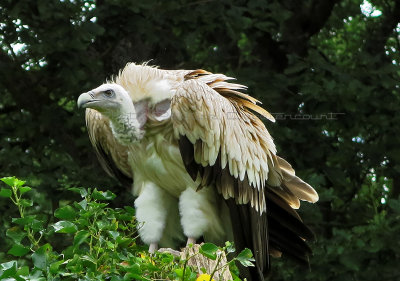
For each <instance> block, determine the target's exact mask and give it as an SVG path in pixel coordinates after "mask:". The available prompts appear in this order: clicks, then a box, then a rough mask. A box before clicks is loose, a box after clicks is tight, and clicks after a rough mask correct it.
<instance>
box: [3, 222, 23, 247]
mask: <svg viewBox="0 0 400 281" xmlns="http://www.w3.org/2000/svg"><path fill="white" fill-rule="evenodd" d="M6 235H7V237H10V238H11V239H12V240H13V242H14V243H17V244H18V243H21V241H22V239H24V237H25V236H26V232H24V231H22V230H21V229H20V228H19V227H18V226H14V227H11V228H9V229H8V230H7V232H6Z"/></svg>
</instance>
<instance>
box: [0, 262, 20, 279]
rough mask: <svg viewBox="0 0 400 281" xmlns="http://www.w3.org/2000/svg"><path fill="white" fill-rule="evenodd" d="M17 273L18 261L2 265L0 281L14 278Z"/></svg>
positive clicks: (0, 266)
mask: <svg viewBox="0 0 400 281" xmlns="http://www.w3.org/2000/svg"><path fill="white" fill-rule="evenodd" d="M16 273H17V261H10V262H6V263H2V264H0V280H4V279H6V278H8V277H14V276H15V274H16Z"/></svg>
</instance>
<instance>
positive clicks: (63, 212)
mask: <svg viewBox="0 0 400 281" xmlns="http://www.w3.org/2000/svg"><path fill="white" fill-rule="evenodd" d="M76 214H77V212H76V211H75V209H74V208H72V207H71V206H69V205H67V206H64V207H61V208H58V209H57V210H55V212H54V216H55V217H56V218H59V219H63V220H71V219H74V218H75V217H76Z"/></svg>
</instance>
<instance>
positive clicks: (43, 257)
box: [32, 244, 53, 270]
mask: <svg viewBox="0 0 400 281" xmlns="http://www.w3.org/2000/svg"><path fill="white" fill-rule="evenodd" d="M52 249H53V248H52V247H51V245H50V244H45V245H43V246H42V247H40V248H39V249H37V250H36V251H35V252H34V253H33V254H32V261H33V265H34V266H35V267H37V268H39V269H42V270H45V269H46V267H47V265H48V260H49V254H50V253H51V251H52Z"/></svg>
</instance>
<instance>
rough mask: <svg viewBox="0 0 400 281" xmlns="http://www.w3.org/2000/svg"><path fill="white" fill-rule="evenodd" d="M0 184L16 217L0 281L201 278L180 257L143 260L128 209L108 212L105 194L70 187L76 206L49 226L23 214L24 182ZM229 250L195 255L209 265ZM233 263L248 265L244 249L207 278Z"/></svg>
mask: <svg viewBox="0 0 400 281" xmlns="http://www.w3.org/2000/svg"><path fill="white" fill-rule="evenodd" d="M1 180H2V181H3V182H4V183H6V184H7V185H8V186H9V188H4V190H10V191H11V194H10V195H9V193H7V194H6V196H3V197H6V198H9V199H10V200H11V201H12V202H13V203H14V205H15V206H16V207H17V208H18V210H19V211H20V217H19V218H13V219H12V222H13V225H14V226H13V227H11V228H10V229H9V230H8V231H7V237H8V240H9V242H11V243H10V244H11V245H12V246H11V248H10V249H9V250H8V252H7V254H8V255H9V256H12V257H13V259H11V260H10V261H8V262H3V263H0V280H18V281H19V280H115V281H117V280H152V279H169V280H182V281H184V280H187V281H195V280H196V279H197V276H198V275H200V274H201V273H197V272H196V271H195V270H194V269H193V268H191V267H190V266H188V261H189V260H190V259H191V258H193V256H194V255H192V256H190V257H187V258H180V257H175V256H173V255H171V254H169V253H160V252H157V253H155V254H154V255H152V256H149V254H148V249H147V248H146V247H143V246H140V245H138V244H136V238H137V236H136V221H135V217H134V213H135V211H134V209H133V208H131V207H124V208H123V209H119V208H117V209H112V208H109V207H108V203H105V202H104V201H108V200H113V199H114V198H115V195H114V194H113V193H112V192H110V191H107V192H103V191H98V190H97V189H94V190H91V189H84V188H71V189H70V190H71V191H73V192H76V193H78V194H79V195H80V196H81V201H79V202H73V203H72V204H69V205H65V206H62V207H60V208H58V209H57V210H56V211H55V212H54V217H56V218H58V219H60V220H59V221H57V222H55V223H50V224H49V223H48V221H49V218H46V217H42V216H40V214H35V215H29V216H28V215H26V211H27V210H28V209H27V207H32V206H33V202H32V203H31V204H29V206H27V204H25V203H24V201H23V200H26V199H24V198H22V195H23V194H24V193H26V192H27V191H29V190H30V188H29V187H27V186H25V185H24V184H25V182H24V181H21V180H19V179H17V178H15V177H6V178H2V179H1ZM8 195H9V196H8ZM57 235H62V236H63V240H64V243H63V245H55V244H53V245H52V243H51V242H52V241H54V236H57ZM227 249H229V250H227ZM233 251H234V250H233V249H232V245H231V244H230V243H229V242H227V245H226V246H225V247H222V248H221V247H217V246H216V245H214V244H210V243H207V244H204V245H202V246H201V251H200V254H203V255H204V256H205V257H211V259H213V260H215V259H216V258H217V257H218V259H220V257H221V253H222V252H228V253H232V252H233ZM197 254H199V253H197ZM236 260H237V261H239V262H240V263H242V264H243V265H245V266H252V263H251V261H254V259H252V255H251V252H250V251H249V250H248V249H246V250H245V251H243V252H241V253H239V255H238V256H237V257H236V258H233V259H231V260H230V261H229V262H228V263H226V264H221V263H217V264H216V266H215V269H214V271H213V272H212V273H211V275H208V276H209V279H212V277H213V275H214V273H215V272H216V271H217V270H218V269H220V268H223V267H229V266H233V268H235V267H234V262H235V261H236ZM236 271H237V268H236ZM202 274H203V275H206V273H202ZM238 280H239V279H238Z"/></svg>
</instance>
